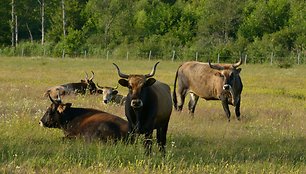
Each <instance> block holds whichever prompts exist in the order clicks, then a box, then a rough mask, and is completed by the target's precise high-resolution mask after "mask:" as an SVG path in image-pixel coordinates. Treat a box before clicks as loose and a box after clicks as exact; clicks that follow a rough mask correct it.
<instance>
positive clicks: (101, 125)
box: [39, 95, 128, 142]
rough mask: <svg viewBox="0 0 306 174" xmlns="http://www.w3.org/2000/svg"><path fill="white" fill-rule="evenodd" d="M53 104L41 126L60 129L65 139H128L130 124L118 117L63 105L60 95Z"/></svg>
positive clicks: (67, 104) (66, 104) (94, 110)
mask: <svg viewBox="0 0 306 174" xmlns="http://www.w3.org/2000/svg"><path fill="white" fill-rule="evenodd" d="M49 98H50V100H51V102H52V104H51V106H50V107H49V108H48V109H47V111H46V113H45V114H44V116H43V117H42V119H41V120H40V123H39V124H40V125H41V126H43V127H48V128H59V129H62V130H63V131H64V134H65V138H76V137H83V138H85V140H87V141H91V140H93V139H99V140H101V141H103V142H105V141H107V140H115V141H116V140H119V139H122V138H126V137H127V133H128V122H127V121H126V120H124V119H122V118H120V117H118V116H115V115H112V114H109V113H107V112H103V111H100V110H96V109H89V108H73V107H71V105H72V104H71V103H63V102H62V100H61V98H60V95H58V99H56V100H54V99H52V97H51V96H50V95H49Z"/></svg>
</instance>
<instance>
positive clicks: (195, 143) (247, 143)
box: [0, 57, 306, 174]
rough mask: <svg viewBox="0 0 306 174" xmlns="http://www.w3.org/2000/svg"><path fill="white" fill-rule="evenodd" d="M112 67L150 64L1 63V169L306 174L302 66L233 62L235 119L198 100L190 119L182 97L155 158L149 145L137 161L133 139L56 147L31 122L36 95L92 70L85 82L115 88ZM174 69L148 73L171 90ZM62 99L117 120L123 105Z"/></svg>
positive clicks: (53, 135)
mask: <svg viewBox="0 0 306 174" xmlns="http://www.w3.org/2000/svg"><path fill="white" fill-rule="evenodd" d="M112 62H115V63H116V64H117V65H118V66H119V67H120V69H121V71H122V72H124V73H127V74H130V73H134V74H135V73H139V74H146V73H149V72H150V71H151V68H152V66H153V65H154V63H155V61H154V60H151V61H148V60H138V61H136V60H129V61H126V60H105V59H69V58H67V59H58V58H18V57H17V58H13V57H1V58H0V135H1V136H0V173H192V174H194V173H306V148H305V147H306V66H305V65H299V66H297V65H295V66H293V68H290V69H280V68H278V67H276V66H270V65H244V64H243V65H241V68H242V72H241V78H242V81H243V83H244V89H243V91H242V101H241V119H242V120H241V121H237V120H236V118H235V114H234V108H233V107H232V106H230V109H231V113H232V116H231V122H230V123H228V122H227V119H226V116H225V113H224V111H223V108H222V105H221V103H220V101H205V100H203V99H200V100H199V102H198V106H197V108H196V110H195V115H194V118H192V117H190V116H189V115H188V112H187V108H186V107H187V101H185V105H184V108H183V112H182V113H178V112H176V111H173V113H172V115H171V119H170V122H169V130H168V135H167V147H166V151H167V154H166V156H165V157H164V158H163V157H162V156H161V154H160V153H159V152H158V149H157V145H156V144H154V146H153V155H152V156H151V157H147V156H145V155H144V148H143V146H142V141H141V140H139V141H138V142H137V143H136V144H135V145H125V144H124V143H122V142H119V143H117V144H111V143H108V144H101V143H99V142H92V143H86V142H84V141H82V140H71V141H63V140H62V137H63V132H62V131H61V130H59V129H48V128H42V127H40V126H39V124H38V123H39V120H40V118H41V117H42V116H43V114H44V112H45V111H46V108H47V107H48V106H49V105H50V103H51V102H50V100H49V99H48V98H46V97H43V94H44V92H45V90H46V89H47V88H48V87H50V86H55V85H58V84H64V83H67V82H79V81H80V80H81V79H84V78H85V71H86V72H88V73H89V74H90V71H91V70H92V71H94V72H95V78H94V82H96V83H98V84H99V85H101V86H102V85H105V86H116V85H117V81H118V79H119V77H118V75H117V72H116V69H115V67H114V66H113V65H112ZM180 63H182V62H171V61H161V63H160V64H159V65H158V66H157V70H156V74H155V76H154V77H155V78H156V79H158V80H160V81H163V82H166V83H167V84H169V85H170V87H171V89H173V80H174V76H175V72H176V69H177V67H178V65H179V64H180ZM118 90H119V92H120V93H121V94H126V93H127V91H126V89H125V88H123V87H121V86H119V87H118ZM187 100H188V98H187ZM63 101H64V102H71V103H72V104H73V106H75V107H90V108H97V109H101V110H104V111H107V112H110V113H113V114H115V115H118V116H121V117H123V118H125V117H124V107H119V106H105V105H103V104H102V96H99V95H96V96H90V95H85V96H72V97H64V98H63ZM154 137H155V132H154Z"/></svg>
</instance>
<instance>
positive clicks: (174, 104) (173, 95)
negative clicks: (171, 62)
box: [172, 65, 182, 110]
mask: <svg viewBox="0 0 306 174" xmlns="http://www.w3.org/2000/svg"><path fill="white" fill-rule="evenodd" d="M181 66H182V65H180V66H179V67H178V68H177V70H176V74H175V79H174V84H173V86H174V87H173V94H172V100H173V106H174V108H175V110H177V97H176V81H177V77H178V71H179V69H180V67H181Z"/></svg>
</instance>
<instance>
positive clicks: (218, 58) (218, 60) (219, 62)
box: [218, 53, 220, 63]
mask: <svg viewBox="0 0 306 174" xmlns="http://www.w3.org/2000/svg"><path fill="white" fill-rule="evenodd" d="M218 63H220V54H219V53H218Z"/></svg>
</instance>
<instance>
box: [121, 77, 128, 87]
mask: <svg viewBox="0 0 306 174" xmlns="http://www.w3.org/2000/svg"><path fill="white" fill-rule="evenodd" d="M118 83H119V84H120V85H121V86H124V87H128V86H129V81H127V80H125V79H120V80H119V81H118Z"/></svg>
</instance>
